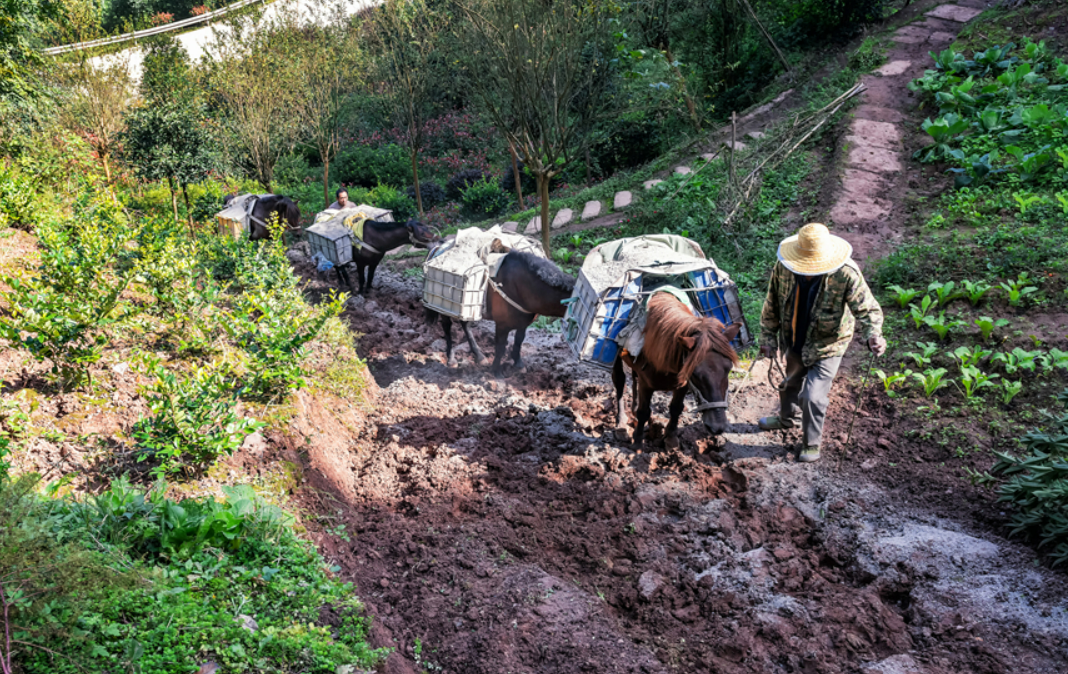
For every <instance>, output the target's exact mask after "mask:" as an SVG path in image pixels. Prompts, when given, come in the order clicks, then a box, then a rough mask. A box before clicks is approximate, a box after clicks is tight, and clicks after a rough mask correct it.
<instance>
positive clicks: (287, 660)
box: [0, 453, 385, 674]
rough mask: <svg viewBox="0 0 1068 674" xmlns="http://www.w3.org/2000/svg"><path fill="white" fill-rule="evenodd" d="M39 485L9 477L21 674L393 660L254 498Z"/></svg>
mask: <svg viewBox="0 0 1068 674" xmlns="http://www.w3.org/2000/svg"><path fill="white" fill-rule="evenodd" d="M2 459H3V456H2V453H0V464H2ZM34 483H35V478H34V477H32V476H28V477H24V478H20V479H12V478H11V477H9V476H8V474H7V473H6V471H2V472H0V565H2V567H3V568H4V569H6V570H7V571H5V574H4V575H3V577H2V578H0V588H2V589H3V591H4V596H5V598H6V600H7V606H6V608H7V612H6V613H5V614H4V615H2V616H0V629H8V628H11V627H13V626H15V625H17V626H18V627H17V629H18V632H16V634H17V637H16V638H17V639H19V640H20V641H19V642H13V643H12V646H13V650H14V658H13V659H14V662H15V663H17V665H16V666H17V667H18V669H17V671H21V672H27V673H28V674H46V673H47V674H79V673H81V672H110V671H135V672H142V673H143V674H187V673H188V672H190V671H195V670H196V668H197V666H198V664H199V663H203V662H206V661H215V662H217V663H219V664H221V665H222V667H224V668H225V670H226V671H228V672H295V671H301V672H316V673H319V674H327V673H333V672H335V671H338V669H339V667H341V666H343V665H353V666H355V667H356V668H357V669H371V668H373V667H374V666H375V664H376V662H378V661H379V660H380V659H381V658H382V657H383V656H384V655H385V652H384V651H381V650H373V649H371V648H370V647H369V646H368V644H367V641H366V639H367V629H368V623H367V621H366V619H365V618H363V617H362V615H361V608H362V607H361V606H360V604H359V602H358V601H357V600H356V599H355V597H353V596H352V586H351V585H348V584H343V583H341V582H338V581H337V580H334V579H333V578H331V577H330V576H329V575H328V571H327V569H326V567H325V564H324V562H323V559H322V558H321V557H320V556H319V555H318V553H317V552H316V551H315V549H314V548H313V547H312V546H311V545H309V544H308V543H306V542H304V541H301V540H300V539H298V538H297V537H296V535H295V534H294V533H293V530H292V529H291V528H290V526H289V524H290V521H291V520H290V518H288V517H287V516H286V515H285V514H284V513H283V512H282V511H281V509H279V508H278V507H277V506H274V505H271V504H268V503H266V502H265V501H264V500H263V499H262V498H261V497H259V496H258V495H257V494H256V493H255V492H254V491H253V490H252V489H251V488H250V487H247V486H242V487H235V488H224V489H223V491H224V493H225V494H226V499H225V500H224V501H221V502H219V501H215V500H214V499H211V498H208V499H205V500H200V499H185V500H182V501H174V500H171V499H168V498H166V497H165V496H164V493H165V490H166V484H165V483H158V484H157V486H156V487H155V488H153V489H152V490H150V491H149V492H147V493H146V492H144V491H141V490H139V489H136V488H134V487H131V486H130V485H129V483H128V482H126V481H125V480H120V481H117V482H115V483H114V484H113V485H112V486H111V487H110V488H109V489H108V490H106V491H105V492H103V493H102V494H101V495H99V496H96V497H93V498H91V499H89V500H87V501H78V500H74V499H71V498H69V497H65V498H58V499H57V498H49V497H44V496H41V495H39V493H38V492H37V491H36V490H34ZM119 569H121V571H120V570H119ZM327 607H329V609H330V613H331V614H332V615H334V616H336V618H335V619H334V620H333V621H331V626H327V625H325V624H323V618H322V617H321V616H322V612H323V610H324V609H325V608H327ZM8 621H10V623H9V622H8ZM5 664H6V663H5Z"/></svg>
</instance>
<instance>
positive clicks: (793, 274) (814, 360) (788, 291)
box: [760, 223, 886, 462]
mask: <svg viewBox="0 0 1068 674" xmlns="http://www.w3.org/2000/svg"><path fill="white" fill-rule="evenodd" d="M852 253H853V247H852V246H850V245H849V242H847V241H846V240H845V239H842V238H840V237H837V236H834V235H833V234H831V233H830V232H829V231H828V230H827V227H826V226H824V225H821V224H819V223H813V224H809V225H805V226H804V227H802V228H801V229H800V230H798V232H797V234H796V235H794V236H791V237H787V238H786V239H784V240H783V242H782V243H780V244H779V261H778V262H777V263H776V264H775V268H774V269H773V270H772V272H771V282H770V283H769V284H768V296H767V298H765V300H764V310H763V311H762V312H761V314H760V326H761V328H762V331H761V338H760V354H761V355H762V356H765V357H767V358H775V355H776V353H777V351H778V350H779V349H782V350H783V351H785V352H786V377H785V378H784V379H783V382H782V385H781V386H780V387H779V399H780V408H779V415H778V416H774V417H764V418H763V419H761V420H760V428H761V429H763V430H765V431H773V430H781V429H785V428H793V427H795V426H796V425H797V424H798V417H800V423H801V432H802V434H803V435H804V446H803V448H802V449H801V453H800V454H799V455H798V460H799V461H803V462H810V461H816V460H818V459H819V458H820V439H821V437H822V435H823V421H824V419H825V417H826V414H827V405H828V403H829V402H830V392H831V383H832V382H833V381H834V376H835V375H836V374H837V373H838V366H839V365H841V363H842V356H843V355H845V352H846V349H848V348H849V343H850V342H851V341H852V339H853V328H854V325H855V323H859V324H860V330H861V336H862V337H863V338H864V341H865V343H866V344H867V345H868V349H870V350H871V352H872V353H873V354H875V355H876V356H881V355H882V354H883V353H884V352H885V351H886V340H885V339H883V336H882V329H883V310H882V309H881V308H880V307H879V303H878V302H876V301H875V298H874V297H873V296H872V294H871V290H870V289H869V288H868V284H867V283H866V282H865V281H864V275H863V274H861V273H860V268H859V267H857V263H856V262H854V261H853V260H852V259H851V258H850V255H852Z"/></svg>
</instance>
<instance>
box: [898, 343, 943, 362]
mask: <svg viewBox="0 0 1068 674" xmlns="http://www.w3.org/2000/svg"><path fill="white" fill-rule="evenodd" d="M916 346H917V347H918V348H919V349H920V352H919V353H917V352H915V351H908V352H906V353H905V356H906V357H907V358H911V359H912V360H914V361H915V362H916V367H927V366H928V365H930V364H931V358H932V357H933V356H934V355H935V354H936V353H938V345H937V344H935V343H934V342H916Z"/></svg>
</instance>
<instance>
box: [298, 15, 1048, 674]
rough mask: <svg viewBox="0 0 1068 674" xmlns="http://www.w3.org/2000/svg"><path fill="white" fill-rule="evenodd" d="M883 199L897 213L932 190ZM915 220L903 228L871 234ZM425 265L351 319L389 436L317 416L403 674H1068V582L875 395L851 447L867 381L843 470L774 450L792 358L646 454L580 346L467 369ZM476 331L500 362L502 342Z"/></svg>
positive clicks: (314, 459) (333, 511) (371, 421)
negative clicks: (433, 298)
mask: <svg viewBox="0 0 1068 674" xmlns="http://www.w3.org/2000/svg"><path fill="white" fill-rule="evenodd" d="M918 4H919V5H920V7H919V8H918V9H917V10H916V11H919V10H920V9H922V10H924V11H927V10H929V9H930V7H931V6H932V5H931V3H918ZM969 4H975V3H969ZM958 27H959V24H958ZM917 35H918V33H917ZM939 39H941V38H939ZM901 44H907V45H914V46H913V47H908V49H911V50H912V51H917V53H919V52H918V50H920V49H921V48H922V49H923V51H926V49H928V48H930V46H929V45H926V43H925V42H923V43H921V42H912V43H907V42H906V43H901ZM910 54H911V52H910ZM896 56H900V54H893V53H892V54H891V62H893V61H894V59H895V57H896ZM916 58H917V59H918V58H919V57H918V56H917V57H916ZM897 60H903V59H897ZM916 63H919V61H916ZM910 67H913V66H912V65H911V64H910ZM894 81H895V82H898V83H899V84H900V85H901V86H903V84H904V83H905V82H907V78H906V77H901V78H896V79H895V80H894ZM895 86H896V85H895ZM871 91H872V92H873V94H874V93H875V92H876V91H881V90H879V89H877V88H876V87H871ZM884 93H885V92H884ZM883 95H884V94H883V93H880V94H879V96H883ZM886 95H887V96H889V94H886ZM901 96H902V98H903V99H904V98H907V97H905V96H904V94H901ZM872 100H874V98H873V99H872ZM880 100H882V99H880ZM885 100H886V101H891V100H892V97H888V98H886V99H885ZM901 106H902V107H906V106H907V104H906V103H901ZM902 114H904V113H902ZM858 117H859V115H858ZM862 119H866V118H862ZM897 121H898V122H899V123H900V122H903V121H904V118H902V119H901V120H897ZM869 135H871V134H869ZM873 137H874V136H873ZM895 142H898V143H899V146H900V147H899V148H898V150H899V151H901V152H905V151H911V149H910V148H908V147H907V141H906V140H901V139H899V141H895ZM884 149H887V148H884ZM851 168H852V169H854V170H857V171H863V170H865V169H863V168H862V167H860V168H858V167H851ZM876 178H879V176H876ZM878 185H879V188H880V189H881V190H883V191H882V192H880V193H878V194H875V195H874V196H873V197H872V198H871V199H869V201H870V203H871V204H874V205H875V206H879V205H880V203H881V202H879V201H877V200H876V199H879V200H885V202H886V203H890V204H891V205H893V203H895V200H898V201H900V200H901V199H902V197H903V196H904V195H905V194H906V193H907V192H908V190H909V189H910V188H909V185H908V180H907V179H906V177H905V176H898V175H896V174H895V175H894V176H892V178H887V177H886V176H883V177H882V178H881V179H880V180H879V181H878ZM841 194H842V193H841V192H840V191H838V192H835V193H834V195H833V199H832V198H829V199H828V201H827V204H826V206H827V208H828V210H830V209H831V208H832V207H833V205H834V204H835V203H837V202H836V200H837V199H839V197H840V196H841ZM884 205H885V203H884ZM841 212H843V211H839V213H841ZM901 221H902V219H901V217H900V216H899V214H896V213H895V212H894V211H893V208H891V210H890V212H889V213H888V215H887V216H886V217H885V218H883V219H881V220H879V221H878V223H877V225H876V226H875V227H874V228H872V229H870V230H868V231H864V230H863V229H862V228H861V227H860V225H859V224H858V225H857V227H856V234H858V235H861V236H869V237H870V240H871V241H876V240H879V237H880V236H882V234H880V232H881V231H882V230H885V231H883V232H882V233H886V232H890V233H891V235H892V233H893V231H894V229H893V227H894V224H895V223H900V222H901ZM879 228H882V230H880V229H879ZM865 241H866V239H863V238H860V239H857V240H856V242H855V245H857V247H858V249H859V250H870V252H871V253H872V254H876V253H878V252H879V251H878V250H876V249H874V248H870V247H869V248H864V246H865ZM404 266H405V263H404V262H403V261H402V262H392V263H389V264H388V268H386V269H384V270H381V271H380V274H379V281H378V283H379V287H378V288H377V289H376V290H375V291H374V292H373V293H372V295H371V297H370V298H368V299H363V298H355V299H353V300H351V301H350V305H349V308H348V309H347V311H346V313H345V318H346V319H347V320H348V321H349V323H350V324H351V326H352V327H353V329H354V330H356V331H358V332H360V333H364V336H363V337H362V338H361V341H360V348H361V352H362V354H363V355H364V356H365V357H366V358H367V359H368V363H369V366H370V370H371V372H372V374H373V376H374V379H375V381H376V383H377V385H378V389H379V390H378V392H377V395H376V399H375V402H374V409H373V411H372V412H371V414H370V417H369V418H368V419H367V420H366V422H367V425H366V426H365V427H361V428H353V427H352V426H351V425H350V424H347V423H344V422H342V421H339V417H338V415H336V414H331V411H330V410H324V409H310V410H307V417H308V418H309V419H312V420H314V424H313V425H314V428H309V429H308V435H309V437H311V436H313V435H314V437H313V438H311V439H310V440H309V441H308V443H307V445H306V447H305V449H306V450H307V455H306V456H307V459H306V461H305V464H306V473H305V474H306V476H307V478H308V482H309V484H310V485H311V488H308V489H305V490H304V491H303V492H302V495H301V499H302V500H303V502H304V504H305V505H307V506H308V507H310V508H311V509H313V510H315V511H317V512H319V513H323V514H328V515H329V516H330V517H331V518H332V519H330V520H329V522H330V526H329V530H326V529H324V530H320V531H317V532H313V533H314V535H315V537H316V540H317V542H318V543H319V545H320V548H321V549H322V551H323V553H324V554H325V555H326V556H327V557H328V558H330V559H332V560H335V561H336V563H337V564H339V565H340V566H341V568H342V571H341V574H342V575H343V577H345V578H347V579H351V580H352V581H354V582H355V584H356V586H357V589H358V593H359V595H360V596H361V597H362V598H363V599H364V601H365V602H366V603H367V606H368V609H369V612H370V613H371V614H372V615H373V616H374V620H375V629H374V636H375V639H376V640H377V645H389V646H393V647H395V648H396V649H397V652H396V654H394V655H393V656H391V657H390V659H389V661H388V662H387V663H386V665H385V666H384V667H383V671H386V672H413V671H421V670H425V671H434V672H437V671H442V672H452V673H456V674H461V673H463V674H467V673H486V674H490V673H492V674H499V673H504V672H514V673H534V672H537V673H553V674H556V673H559V674H565V673H566V674H570V673H574V672H650V673H651V672H687V673H694V674H696V673H698V672H701V673H704V672H721V673H735V672H752V673H758V672H759V673H766V672H807V673H816V672H819V673H824V672H825V673H836V672H869V673H878V674H906V673H907V674H942V673H945V674H949V673H954V674H957V673H962V672H970V673H971V672H974V673H989V674H1001V673H1004V672H1028V673H1030V672H1034V673H1040V672H1041V673H1046V672H1048V673H1051V674H1052V673H1054V672H1057V673H1061V672H1064V671H1068V612H1066V610H1065V600H1064V597H1065V596H1066V589H1068V585H1066V583H1065V578H1064V576H1063V574H1059V573H1055V572H1051V571H1048V570H1046V569H1044V568H1042V567H1039V566H1036V565H1035V564H1034V558H1035V554H1034V551H1033V550H1031V549H1029V548H1027V547H1025V546H1021V545H1018V544H1016V543H1014V542H1011V541H1008V540H1006V539H1005V538H1003V537H1002V535H1001V531H1002V529H1001V528H1000V525H1001V524H1002V519H1003V516H1004V514H1003V513H1000V514H999V513H998V510H997V506H996V505H995V504H993V503H991V502H990V497H989V496H988V495H987V494H985V493H982V492H979V491H977V490H974V489H972V488H971V487H969V486H968V485H967V483H965V482H963V481H962V480H960V478H959V477H958V476H957V475H955V474H954V473H953V472H952V471H950V470H948V469H947V468H946V467H945V464H946V462H947V461H951V458H950V457H946V456H944V454H945V451H944V450H942V449H940V448H939V447H937V446H932V445H925V444H922V443H919V442H918V441H916V440H904V439H903V436H904V431H905V430H907V426H908V423H909V422H908V420H903V419H899V418H897V417H896V416H895V413H894V409H893V408H892V407H888V408H883V407H881V404H880V403H879V402H878V400H877V398H876V397H875V396H874V392H869V393H868V394H866V395H867V396H868V397H867V398H866V399H865V406H864V407H865V409H864V410H862V412H861V414H860V415H859V417H858V420H857V423H856V430H855V432H854V438H853V441H852V442H850V444H849V445H848V446H845V444H844V441H845V435H846V430H847V428H848V426H849V421H850V416H851V414H852V411H853V404H854V401H855V397H854V390H853V389H852V387H851V382H852V381H853V380H854V377H855V374H856V373H857V372H859V370H860V369H861V368H860V367H858V366H856V365H854V367H853V368H852V371H847V372H845V373H844V374H843V376H842V377H841V380H840V382H839V384H838V385H837V386H836V388H835V391H834V396H835V397H834V399H833V402H832V405H831V409H830V412H829V419H828V425H827V431H826V437H827V438H828V439H827V440H826V441H825V446H824V458H823V459H822V461H820V462H819V463H816V464H808V465H806V464H798V463H796V462H795V461H794V460H793V454H792V452H793V451H796V449H797V443H798V440H799V438H798V437H797V435H796V432H793V433H787V434H771V433H762V432H759V430H758V429H757V427H756V421H757V419H758V418H759V416H761V415H762V414H767V413H769V412H773V411H774V409H775V407H776V405H775V403H776V393H775V390H774V389H773V387H772V385H771V384H769V382H768V376H767V362H766V361H764V362H763V363H759V364H758V365H757V366H756V368H755V369H754V370H753V372H752V375H751V377H749V378H745V377H744V376H743V373H741V372H739V373H738V377H737V379H736V381H735V391H734V393H733V397H732V400H731V410H730V413H731V417H732V419H731V420H732V422H733V426H732V428H731V432H729V433H728V434H726V435H725V436H723V437H722V438H721V439H718V440H713V439H710V438H707V437H706V436H705V434H704V433H703V431H702V429H701V424H700V421H699V419H698V418H697V416H696V415H693V414H691V413H686V414H684V416H683V419H682V432H681V440H682V446H681V447H680V448H679V450H677V451H665V450H664V449H663V448H662V446H661V447H655V446H654V447H653V449H652V451H648V452H645V453H641V454H638V453H635V452H634V451H633V450H632V449H631V448H630V447H629V446H628V445H626V444H625V443H621V442H619V441H617V439H616V438H615V437H614V434H613V433H612V428H611V418H610V415H609V414H608V413H607V412H605V411H604V407H603V405H604V402H605V400H606V399H607V398H608V393H609V389H610V382H609V378H608V375H607V373H604V372H602V371H600V370H597V369H595V368H592V367H589V366H585V365H579V364H576V363H575V361H574V360H573V358H572V357H571V355H570V352H569V351H568V350H567V348H566V346H565V345H564V344H563V342H562V340H561V339H560V337H559V335H556V334H552V333H548V332H545V331H540V330H531V331H530V333H529V334H528V339H527V343H526V345H525V347H524V360H525V361H526V362H527V368H528V369H527V371H526V372H522V373H510V374H509V376H507V377H505V378H495V377H493V376H492V375H491V374H490V373H489V372H488V370H485V369H482V368H478V367H476V366H475V365H474V364H473V363H472V362H471V357H470V354H469V352H468V349H467V346H466V345H465V344H461V346H459V347H458V353H459V355H460V358H461V362H462V366H461V367H460V368H458V369H449V368H447V367H446V366H445V365H444V363H443V357H442V351H443V349H444V340H443V339H442V338H441V333H440V328H434V329H433V330H429V329H427V328H426V327H425V326H424V325H423V322H422V306H421V304H420V295H421V283H420V281H418V280H417V279H415V278H413V277H411V276H409V275H407V274H405V273H404V271H403V270H404ZM302 271H305V272H307V271H308V270H307V269H303V270H302ZM750 319H751V320H755V317H750ZM476 330H477V332H478V334H479V341H480V345H481V347H482V348H483V350H484V351H486V352H487V353H491V352H492V334H493V333H492V327H491V325H490V324H488V323H483V324H480V325H479V326H478V327H477V328H476ZM458 332H459V331H458V330H457V333H458ZM457 336H459V335H458V334H457ZM854 353H859V347H858V346H856V345H855V346H854ZM864 360H865V361H866V358H865V359H864ZM772 379H773V382H772V383H774V381H775V380H777V377H775V376H774V375H773V377H772ZM666 405H667V397H666V396H658V397H657V399H656V407H655V408H654V417H660V418H661V423H662V422H663V419H664V418H665V417H666V416H667V409H666ZM867 410H870V411H867ZM653 437H654V445H655V438H656V432H655V431H654V434H653ZM940 464H941V465H940Z"/></svg>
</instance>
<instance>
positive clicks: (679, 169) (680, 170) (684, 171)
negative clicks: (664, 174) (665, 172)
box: [675, 166, 693, 176]
mask: <svg viewBox="0 0 1068 674" xmlns="http://www.w3.org/2000/svg"><path fill="white" fill-rule="evenodd" d="M691 173H693V169H692V168H690V167H689V166H676V167H675V175H680V176H686V175H690V174H691Z"/></svg>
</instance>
